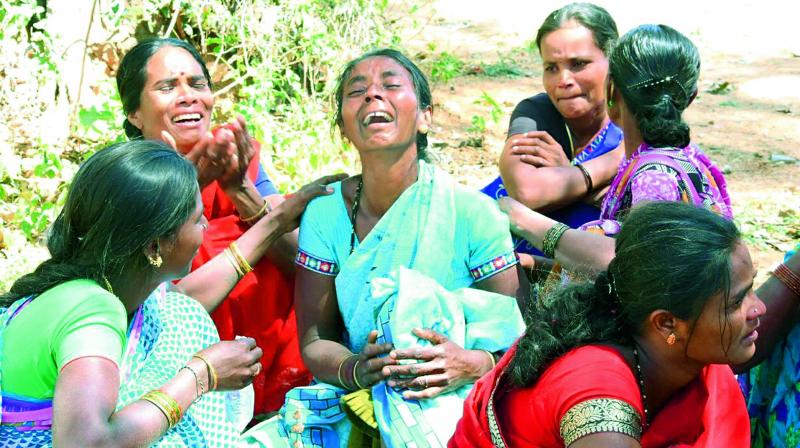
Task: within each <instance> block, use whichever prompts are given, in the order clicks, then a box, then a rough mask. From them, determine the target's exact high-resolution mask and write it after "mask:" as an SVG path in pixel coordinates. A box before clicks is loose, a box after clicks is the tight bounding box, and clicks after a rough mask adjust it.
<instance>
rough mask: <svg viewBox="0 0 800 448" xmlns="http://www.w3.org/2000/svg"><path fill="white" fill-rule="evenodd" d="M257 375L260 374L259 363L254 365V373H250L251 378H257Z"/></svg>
mask: <svg viewBox="0 0 800 448" xmlns="http://www.w3.org/2000/svg"><path fill="white" fill-rule="evenodd" d="M259 373H261V363H256V371H255V372H253V373H252V375H253V378H255V377H257V376H258V374H259Z"/></svg>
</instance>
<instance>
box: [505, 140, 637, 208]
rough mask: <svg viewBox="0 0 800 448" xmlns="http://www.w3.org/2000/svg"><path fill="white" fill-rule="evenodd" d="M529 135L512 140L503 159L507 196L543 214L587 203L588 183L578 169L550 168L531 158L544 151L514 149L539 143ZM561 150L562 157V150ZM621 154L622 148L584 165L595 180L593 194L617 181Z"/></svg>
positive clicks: (565, 166)
mask: <svg viewBox="0 0 800 448" xmlns="http://www.w3.org/2000/svg"><path fill="white" fill-rule="evenodd" d="M539 133H542V134H546V133H543V132H539ZM528 134H531V133H528ZM528 134H517V135H512V136H511V137H509V138H508V140H506V144H505V147H504V148H503V152H502V154H501V155H500V164H499V165H500V175H501V177H502V178H503V184H504V185H505V187H506V189H507V190H508V194H509V195H510V196H511V197H513V198H514V199H516V200H518V201H520V202H521V203H523V204H525V205H526V206H528V208H531V209H534V210H540V211H547V210H553V209H558V208H560V207H563V206H565V205H567V204H571V203H573V202H576V201H579V200H582V199H586V198H587V191H586V182H585V180H584V177H583V174H582V173H581V170H580V169H579V168H577V167H575V166H572V165H569V164H567V165H558V166H548V165H552V164H551V163H549V162H548V161H547V160H546V159H543V158H541V157H539V156H536V155H532V154H533V153H537V152H536V151H537V149H538V151H539V152H538V154H541V151H543V150H542V149H541V148H537V149H532V150H529V151H525V150H519V149H517V150H515V149H513V148H514V147H519V146H520V145H522V146H523V147H526V146H524V145H525V144H526V143H528V142H529V141H535V140H538V139H529V138H528V137H526V136H527V135H528ZM547 137H548V138H549V135H548V136H547ZM550 139H551V138H550ZM553 142H554V141H553ZM555 145H557V143H555ZM558 150H559V151H561V152H562V153H563V150H561V147H560V146H558ZM622 153H623V148H621V147H620V148H617V149H615V150H614V151H610V152H608V153H606V154H603V155H602V156H599V157H596V158H595V159H592V160H590V161H588V162H586V163H584V164H583V166H584V168H586V170H587V171H588V172H589V175H590V176H591V178H592V183H593V189H594V191H598V190H602V189H603V188H604V187H605V186H606V185H608V183H609V182H610V181H611V179H612V178H613V177H614V175H615V174H616V171H617V166H618V165H619V161H620V158H621V156H622ZM592 198H593V197H592V196H590V197H589V199H592Z"/></svg>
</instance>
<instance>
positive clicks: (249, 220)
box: [241, 199, 272, 224]
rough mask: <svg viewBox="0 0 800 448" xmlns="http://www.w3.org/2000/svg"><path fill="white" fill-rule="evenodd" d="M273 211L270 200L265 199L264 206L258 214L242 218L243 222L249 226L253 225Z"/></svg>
mask: <svg viewBox="0 0 800 448" xmlns="http://www.w3.org/2000/svg"><path fill="white" fill-rule="evenodd" d="M271 211H272V205H271V204H270V203H269V201H268V200H266V199H264V205H262V206H261V208H260V209H258V211H257V212H256V214H255V215H253V216H251V217H249V218H245V217H241V218H242V221H243V222H245V223H247V224H252V223H253V222H254V221H258V220H259V219H261V218H263V217H264V216H266V215H268V214H269V212H271Z"/></svg>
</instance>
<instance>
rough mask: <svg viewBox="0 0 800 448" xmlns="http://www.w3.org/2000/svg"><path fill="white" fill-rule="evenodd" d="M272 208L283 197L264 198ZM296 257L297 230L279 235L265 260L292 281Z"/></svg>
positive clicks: (276, 195)
mask: <svg viewBox="0 0 800 448" xmlns="http://www.w3.org/2000/svg"><path fill="white" fill-rule="evenodd" d="M264 199H265V200H267V201H269V203H270V205H271V206H272V208H273V209H274V208H276V207H277V206H278V205H280V204H281V203H282V202H283V201H284V200H285V199H284V198H283V195H280V194H273V195H269V196H267V197H265V198H264ZM296 255H297V230H294V231H292V232H287V233H285V234H283V235H281V236H280V237H279V238H278V239H277V240H275V242H274V243H273V244H272V245H271V246H270V247H269V249H267V258H268V259H269V260H270V261H272V262H273V263H274V264H275V265H276V266H277V267H278V269H280V270H281V272H283V274H284V275H286V276H288V277H289V278H290V279H294V273H295V269H294V257H295V256H296Z"/></svg>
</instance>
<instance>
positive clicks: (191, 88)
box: [128, 47, 214, 153]
mask: <svg viewBox="0 0 800 448" xmlns="http://www.w3.org/2000/svg"><path fill="white" fill-rule="evenodd" d="M213 106H214V96H213V95H212V94H211V88H210V87H209V84H208V80H207V79H206V77H205V75H204V74H203V68H202V67H201V66H200V64H198V63H197V61H196V60H195V59H194V58H193V57H192V55H191V54H190V53H189V52H188V51H186V50H184V49H182V48H178V47H162V48H161V49H159V50H158V51H157V52H156V53H155V54H154V55H153V56H151V57H150V60H149V61H147V80H146V81H145V84H144V88H143V89H142V94H141V97H140V105H139V109H138V110H136V111H135V112H133V113H132V114H129V115H128V121H130V122H131V123H132V124H133V125H134V126H136V127H137V128H139V129H141V131H142V134H143V135H144V138H147V139H154V140H161V131H167V132H169V133H170V134H171V135H172V137H173V138H174V139H175V142H176V144H177V146H178V149H179V150H181V151H182V152H184V153H185V152H188V151H189V150H190V149H191V148H192V147H193V146H194V144H195V143H196V142H197V141H198V140H199V139H200V137H201V136H203V135H205V133H206V132H208V128H209V123H210V121H211V109H212V107H213Z"/></svg>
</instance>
